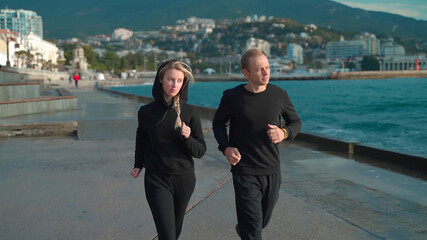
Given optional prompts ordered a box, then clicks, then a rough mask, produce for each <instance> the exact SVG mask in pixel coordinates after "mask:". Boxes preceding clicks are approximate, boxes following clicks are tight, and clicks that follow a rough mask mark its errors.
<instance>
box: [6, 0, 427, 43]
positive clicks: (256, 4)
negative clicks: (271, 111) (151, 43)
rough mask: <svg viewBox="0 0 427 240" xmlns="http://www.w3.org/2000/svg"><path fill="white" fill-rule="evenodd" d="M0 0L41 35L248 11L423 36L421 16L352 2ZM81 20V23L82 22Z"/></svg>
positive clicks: (153, 25) (426, 25) (150, 26)
mask: <svg viewBox="0 0 427 240" xmlns="http://www.w3.org/2000/svg"><path fill="white" fill-rule="evenodd" d="M6 2H7V1H5V0H0V7H1V8H2V9H4V8H6V6H7V7H8V8H9V9H25V10H32V11H35V12H37V14H38V15H40V16H41V17H42V19H43V25H44V35H45V37H47V38H69V37H85V36H88V35H96V34H101V33H103V34H110V33H112V32H113V30H114V29H115V28H119V27H124V28H128V29H131V30H134V31H139V30H157V29H159V28H160V27H161V26H162V25H173V24H175V21H176V20H179V19H186V18H188V17H191V16H196V17H200V18H213V19H215V20H218V19H236V18H239V17H244V16H248V15H253V14H257V15H266V16H267V17H268V16H274V17H282V18H289V19H292V20H295V21H298V22H300V23H302V24H310V23H313V24H316V25H318V26H322V27H330V28H333V29H336V30H341V31H351V32H371V33H374V34H377V35H387V36H393V37H401V38H414V39H418V40H427V31H426V30H425V29H427V21H424V20H416V19H413V18H408V17H404V16H400V15H396V14H391V13H384V12H377V11H368V10H363V9H359V8H352V7H349V6H346V5H343V4H340V3H337V2H334V1H330V0H280V1H278V0H234V1H229V0H216V1H202V0H186V1H181V2H177V1H173V0H140V1H138V2H135V1H133V0H121V1H120V2H119V1H116V0H92V1H87V0H74V1H72V2H71V1H65V0H44V1H39V2H37V1H30V0H14V1H13V2H9V3H6ZM82 26H83V27H82Z"/></svg>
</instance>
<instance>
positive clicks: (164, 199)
mask: <svg viewBox="0 0 427 240" xmlns="http://www.w3.org/2000/svg"><path fill="white" fill-rule="evenodd" d="M144 186H145V196H146V198H147V201H148V205H150V209H151V213H152V214H153V218H154V223H155V224H156V229H157V235H158V239H159V240H176V239H178V237H179V235H180V234H181V230H182V224H183V222H184V215H185V211H186V209H187V206H188V203H189V201H190V198H191V195H192V194H193V192H194V187H195V186H196V177H195V175H194V172H193V173H190V174H183V175H165V174H158V173H155V172H153V171H149V170H146V171H145V180H144Z"/></svg>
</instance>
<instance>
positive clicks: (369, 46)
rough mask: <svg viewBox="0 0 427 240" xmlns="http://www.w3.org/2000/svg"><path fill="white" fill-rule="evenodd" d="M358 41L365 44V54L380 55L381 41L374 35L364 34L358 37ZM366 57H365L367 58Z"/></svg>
mask: <svg viewBox="0 0 427 240" xmlns="http://www.w3.org/2000/svg"><path fill="white" fill-rule="evenodd" d="M356 39H358V40H361V41H363V42H364V46H363V49H364V54H365V55H369V56H376V55H380V52H381V49H380V41H379V40H378V39H377V37H376V36H375V35H374V34H370V33H362V34H360V35H356ZM365 55H364V56H365Z"/></svg>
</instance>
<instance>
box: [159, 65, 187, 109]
mask: <svg viewBox="0 0 427 240" xmlns="http://www.w3.org/2000/svg"><path fill="white" fill-rule="evenodd" d="M171 62H179V61H178V60H175V59H174V60H168V61H165V62H163V63H162V64H161V65H160V66H159V68H158V69H157V73H156V78H155V79H154V83H153V89H152V95H153V98H154V101H156V102H159V103H163V104H165V105H166V106H168V107H169V108H170V107H173V106H169V105H168V104H167V102H166V100H165V97H164V93H163V88H162V84H161V83H160V79H159V72H160V70H161V69H162V68H163V67H164V66H165V65H166V64H168V63H171ZM183 65H184V66H185V67H186V68H187V69H188V70H189V71H190V72H191V69H190V67H188V66H187V64H183ZM189 81H190V80H189V79H187V82H186V83H185V84H183V85H182V87H181V89H180V90H179V93H178V95H179V96H180V97H179V100H180V101H184V102H187V100H188V86H189Z"/></svg>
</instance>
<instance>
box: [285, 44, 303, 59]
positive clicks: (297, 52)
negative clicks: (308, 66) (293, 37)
mask: <svg viewBox="0 0 427 240" xmlns="http://www.w3.org/2000/svg"><path fill="white" fill-rule="evenodd" d="M286 53H287V57H288V58H289V59H292V60H293V61H294V62H296V63H297V64H303V63H304V55H303V49H302V47H301V46H300V45H298V44H295V43H291V44H289V45H288V48H287V50H286Z"/></svg>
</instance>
